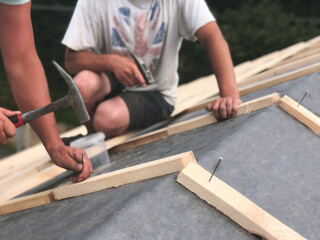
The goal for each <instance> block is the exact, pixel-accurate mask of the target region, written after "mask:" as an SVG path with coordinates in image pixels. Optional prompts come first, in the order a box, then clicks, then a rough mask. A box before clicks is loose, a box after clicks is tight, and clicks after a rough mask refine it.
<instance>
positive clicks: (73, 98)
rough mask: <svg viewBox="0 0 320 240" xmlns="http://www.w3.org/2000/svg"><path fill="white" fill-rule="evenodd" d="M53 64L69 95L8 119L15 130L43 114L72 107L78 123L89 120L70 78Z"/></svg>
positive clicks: (56, 64)
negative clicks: (66, 86)
mask: <svg viewBox="0 0 320 240" xmlns="http://www.w3.org/2000/svg"><path fill="white" fill-rule="evenodd" d="M53 64H54V65H55V67H56V68H57V69H58V71H59V72H60V74H61V76H62V77H63V79H64V80H65V81H66V83H67V85H68V88H69V94H68V95H67V96H65V97H63V98H61V99H59V100H57V101H55V102H53V103H50V104H48V105H46V106H44V107H41V108H38V109H35V110H32V111H30V112H26V113H22V114H18V115H15V116H12V117H9V119H10V121H11V122H12V123H13V124H14V125H15V127H16V128H18V127H20V126H22V125H24V124H26V123H28V122H31V121H32V120H34V119H36V118H39V117H41V116H43V115H45V114H48V113H51V112H54V111H56V110H59V109H62V108H67V107H72V108H73V110H74V112H75V113H76V115H77V117H78V119H79V121H80V123H81V124H82V123H85V122H87V121H89V120H90V117H89V114H88V112H87V109H86V107H85V105H84V102H83V100H82V97H81V94H80V92H79V90H78V88H77V86H76V84H75V83H74V81H73V79H72V78H71V76H70V75H69V74H68V73H67V72H66V71H64V70H63V68H62V67H60V66H59V64H58V63H56V62H55V61H53Z"/></svg>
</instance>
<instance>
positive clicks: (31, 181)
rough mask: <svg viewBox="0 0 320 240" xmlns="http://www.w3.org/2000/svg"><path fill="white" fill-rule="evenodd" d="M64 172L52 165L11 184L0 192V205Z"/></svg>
mask: <svg viewBox="0 0 320 240" xmlns="http://www.w3.org/2000/svg"><path fill="white" fill-rule="evenodd" d="M65 171H66V170H65V169H63V168H60V167H58V166H56V165H52V166H51V167H48V168H45V169H43V170H42V171H40V172H39V173H36V174H35V175H32V176H29V177H26V178H25V179H24V180H22V181H19V182H17V183H14V184H11V185H10V186H9V187H7V188H5V189H4V191H0V203H4V202H6V201H8V200H9V199H12V198H13V197H16V196H18V195H19V194H21V193H24V192H26V191H27V190H29V189H32V188H34V187H36V186H38V185H39V184H41V183H43V182H46V181H48V180H49V179H52V178H53V177H55V176H57V175H59V174H61V173H64V172H65Z"/></svg>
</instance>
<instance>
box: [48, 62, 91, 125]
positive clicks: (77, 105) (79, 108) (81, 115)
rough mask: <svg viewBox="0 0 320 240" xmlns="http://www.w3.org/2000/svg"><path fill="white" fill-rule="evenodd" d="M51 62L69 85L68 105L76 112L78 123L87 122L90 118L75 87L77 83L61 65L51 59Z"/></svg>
mask: <svg viewBox="0 0 320 240" xmlns="http://www.w3.org/2000/svg"><path fill="white" fill-rule="evenodd" d="M53 64H54V65H55V66H56V68H57V69H58V71H59V72H60V74H61V76H62V77H63V79H64V80H65V81H66V83H67V85H68V87H69V94H68V95H69V99H70V105H71V106H72V108H73V110H74V112H75V113H76V115H77V117H78V119H79V121H80V123H81V124H82V123H85V122H88V121H89V120H90V117H89V114H88V112H87V109H86V106H85V105H84V102H83V99H82V97H81V94H80V92H79V89H78V88H77V85H76V84H75V82H74V81H73V79H72V77H71V76H70V75H69V74H68V73H67V72H66V71H65V70H64V69H63V68H62V67H60V65H59V64H58V63H56V62H55V61H53Z"/></svg>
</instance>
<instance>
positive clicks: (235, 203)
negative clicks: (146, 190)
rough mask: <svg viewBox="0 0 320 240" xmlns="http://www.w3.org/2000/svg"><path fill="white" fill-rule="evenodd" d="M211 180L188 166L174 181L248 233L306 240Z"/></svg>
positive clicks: (225, 187) (195, 165)
mask: <svg viewBox="0 0 320 240" xmlns="http://www.w3.org/2000/svg"><path fill="white" fill-rule="evenodd" d="M210 176H211V173H209V172H208V171H206V170H205V169H203V168H202V167H200V166H199V165H198V164H197V163H190V164H189V165H188V166H187V167H186V168H185V169H183V170H182V171H181V173H180V174H179V176H178V178H177V181H178V182H179V183H181V184H182V185H183V186H185V187H186V188H187V189H189V190H190V191H191V192H193V193H195V194H196V195H197V196H199V197H200V198H201V199H203V200H205V201H206V202H207V203H209V204H210V205H212V206H214V207H215V208H217V209H218V210H219V211H221V212H223V213H224V214H225V215H227V216H228V217H230V218H231V219H232V220H234V221H235V222H237V223H238V224H239V225H240V226H242V227H243V228H245V229H246V230H248V231H249V232H251V233H254V234H257V235H259V236H261V237H263V238H265V239H269V240H275V239H277V240H280V239H283V240H288V239H290V240H298V239H305V238H304V237H302V236H301V235H299V234H298V233H296V232H295V231H293V230H292V229H291V228H289V227H287V226H286V225H284V224H283V223H281V222H280V221H279V220H278V219H276V218H274V217H273V216H271V215H270V214H269V213H267V212H266V211H264V210H263V209H261V208H260V207H259V206H257V205H256V204H255V203H253V202H252V201H250V200H249V199H248V198H246V197H245V196H243V195H242V194H241V193H239V192H237V191H236V190H235V189H233V188H232V187H230V186H229V185H227V184H226V183H224V182H223V181H221V180H220V179H219V178H217V177H215V176H213V177H212V179H211V181H210V182H209V178H210Z"/></svg>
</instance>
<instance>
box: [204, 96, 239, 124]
mask: <svg viewBox="0 0 320 240" xmlns="http://www.w3.org/2000/svg"><path fill="white" fill-rule="evenodd" d="M240 103H241V100H240V99H239V98H233V97H224V98H218V99H216V100H215V101H214V102H213V103H211V104H208V105H207V106H206V110H207V111H212V112H213V114H214V116H215V118H216V119H217V120H218V121H220V120H225V119H229V118H231V117H232V116H234V115H235V114H236V113H237V110H238V105H239V104H240Z"/></svg>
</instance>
